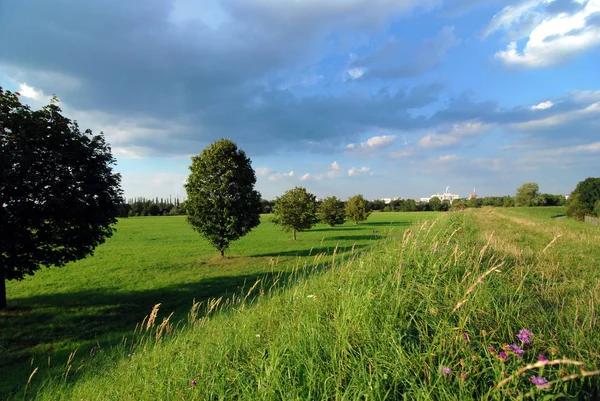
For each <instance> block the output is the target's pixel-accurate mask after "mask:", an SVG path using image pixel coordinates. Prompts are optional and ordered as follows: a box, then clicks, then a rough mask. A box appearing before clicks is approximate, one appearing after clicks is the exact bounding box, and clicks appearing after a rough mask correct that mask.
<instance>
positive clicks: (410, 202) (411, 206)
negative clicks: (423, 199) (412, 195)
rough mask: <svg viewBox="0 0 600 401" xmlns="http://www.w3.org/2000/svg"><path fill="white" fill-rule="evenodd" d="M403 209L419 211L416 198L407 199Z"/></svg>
mask: <svg viewBox="0 0 600 401" xmlns="http://www.w3.org/2000/svg"><path fill="white" fill-rule="evenodd" d="M403 210H404V211H405V212H416V211H417V202H416V201H415V200H414V199H407V200H405V201H404V207H403Z"/></svg>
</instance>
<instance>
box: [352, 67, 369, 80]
mask: <svg viewBox="0 0 600 401" xmlns="http://www.w3.org/2000/svg"><path fill="white" fill-rule="evenodd" d="M364 74H365V69H364V68H358V67H354V68H350V69H348V75H350V78H352V79H358V78H360V77H362V76H363V75H364Z"/></svg>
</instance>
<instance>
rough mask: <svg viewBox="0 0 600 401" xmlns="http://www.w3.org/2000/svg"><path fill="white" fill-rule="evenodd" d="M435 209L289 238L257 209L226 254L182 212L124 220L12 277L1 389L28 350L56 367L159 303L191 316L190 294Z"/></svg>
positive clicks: (216, 293) (216, 291) (269, 272)
mask: <svg viewBox="0 0 600 401" xmlns="http://www.w3.org/2000/svg"><path fill="white" fill-rule="evenodd" d="M434 215H435V213H407V214H402V213H375V214H372V215H371V217H370V218H369V220H368V222H366V223H363V224H361V225H359V226H356V225H354V224H352V223H347V224H346V225H344V226H339V227H335V228H330V227H328V226H326V225H318V226H316V227H314V228H313V229H311V230H310V231H306V232H302V233H298V240H297V241H295V242H294V241H291V234H289V233H285V232H282V231H281V229H280V228H279V227H277V226H275V225H274V224H272V223H271V222H270V217H271V216H270V215H263V216H262V223H261V225H260V226H259V227H258V228H256V229H255V230H254V231H252V232H251V233H250V234H249V235H248V236H246V237H244V238H242V239H241V240H240V241H237V242H235V243H233V244H232V246H231V249H230V250H229V251H228V252H226V256H227V257H226V258H225V259H224V260H221V259H220V257H218V252H216V251H215V250H214V249H213V248H211V247H210V245H209V244H208V243H207V242H206V241H204V240H203V239H202V238H201V237H200V236H199V235H198V234H197V233H195V232H194V231H192V229H191V228H190V227H189V225H188V224H187V223H186V221H185V217H182V216H173V217H140V218H129V219H122V220H120V221H119V224H118V226H117V227H118V228H117V232H116V233H115V235H114V236H113V237H112V238H110V239H109V240H108V241H107V242H106V243H105V244H103V245H101V246H100V247H98V248H97V250H96V252H95V255H94V256H93V257H89V258H87V259H84V260H81V261H78V262H76V263H71V264H69V265H67V266H65V267H64V268H61V269H42V270H40V271H38V272H37V273H36V274H35V275H34V276H30V277H28V278H27V279H26V280H23V281H21V282H14V281H12V282H8V285H7V293H8V303H9V308H10V309H9V311H8V313H2V312H0V355H1V357H0V395H1V394H3V393H6V392H7V391H10V390H12V389H14V388H15V383H19V384H18V386H17V387H18V388H20V387H22V383H24V382H25V381H26V380H27V377H28V375H29V373H31V370H30V368H29V365H28V364H27V365H26V364H25V362H27V361H30V360H31V358H32V357H33V358H34V359H35V360H38V361H39V360H47V359H48V358H50V361H51V362H50V363H51V365H52V366H55V365H56V366H60V365H62V364H64V363H65V362H66V360H67V359H68V356H69V354H70V353H71V352H72V351H73V350H75V349H78V348H79V349H88V350H89V349H90V348H92V347H93V346H95V345H98V344H100V345H101V346H107V347H108V346H109V345H110V344H118V343H119V342H120V341H121V340H122V338H123V336H124V335H126V334H128V333H130V332H132V330H133V329H134V327H135V325H136V324H137V323H139V322H140V321H141V320H142V319H143V318H144V316H146V315H147V314H148V312H149V311H150V310H151V309H152V307H153V306H154V305H155V304H157V303H161V304H162V305H161V309H162V310H164V311H174V312H175V314H174V316H173V318H172V319H173V321H175V322H176V321H178V320H181V319H185V318H186V317H187V313H188V311H189V309H190V307H191V306H192V303H193V301H194V299H195V300H197V301H201V300H206V299H208V298H212V297H215V298H218V297H221V296H225V297H226V296H229V295H231V294H234V293H238V292H239V291H240V290H241V288H242V287H244V286H248V283H249V284H250V286H251V285H252V284H254V282H255V281H256V280H257V279H261V278H262V279H263V280H265V279H266V280H267V281H268V280H269V277H272V276H273V274H277V273H278V272H286V271H291V270H292V269H293V268H294V267H296V266H297V265H304V264H313V263H316V264H317V265H320V264H321V263H322V262H321V261H319V260H316V262H315V256H317V255H323V254H325V255H328V256H331V255H333V253H334V252H335V254H336V256H337V257H339V258H342V257H347V256H348V255H350V254H352V253H356V252H359V251H363V250H366V249H368V248H369V247H370V246H372V245H373V244H374V242H375V241H377V240H379V239H381V238H383V237H384V236H386V235H387V234H388V233H389V232H390V231H392V232H396V233H401V231H402V230H404V229H405V228H406V227H408V226H410V225H411V224H412V223H413V222H414V221H415V220H423V219H426V218H432V216H434ZM374 230H375V231H377V232H378V233H376V234H374V233H373V231H374ZM1 398H2V397H1V396H0V399H1Z"/></svg>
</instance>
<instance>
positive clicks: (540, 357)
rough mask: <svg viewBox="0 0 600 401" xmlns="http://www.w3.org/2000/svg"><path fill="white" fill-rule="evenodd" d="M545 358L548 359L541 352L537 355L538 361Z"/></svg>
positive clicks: (542, 360)
mask: <svg viewBox="0 0 600 401" xmlns="http://www.w3.org/2000/svg"><path fill="white" fill-rule="evenodd" d="M547 360H548V358H546V357H545V356H544V355H542V354H540V355H538V361H540V362H544V361H547Z"/></svg>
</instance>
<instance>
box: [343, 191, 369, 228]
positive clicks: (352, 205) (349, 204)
mask: <svg viewBox="0 0 600 401" xmlns="http://www.w3.org/2000/svg"><path fill="white" fill-rule="evenodd" d="M370 214H371V211H370V210H369V208H368V207H367V201H366V199H365V198H364V197H363V196H362V195H354V196H353V197H351V198H350V199H348V201H346V217H348V220H352V221H353V222H355V223H356V224H358V223H359V222H361V221H365V220H367V218H368V217H369V215H370Z"/></svg>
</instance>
